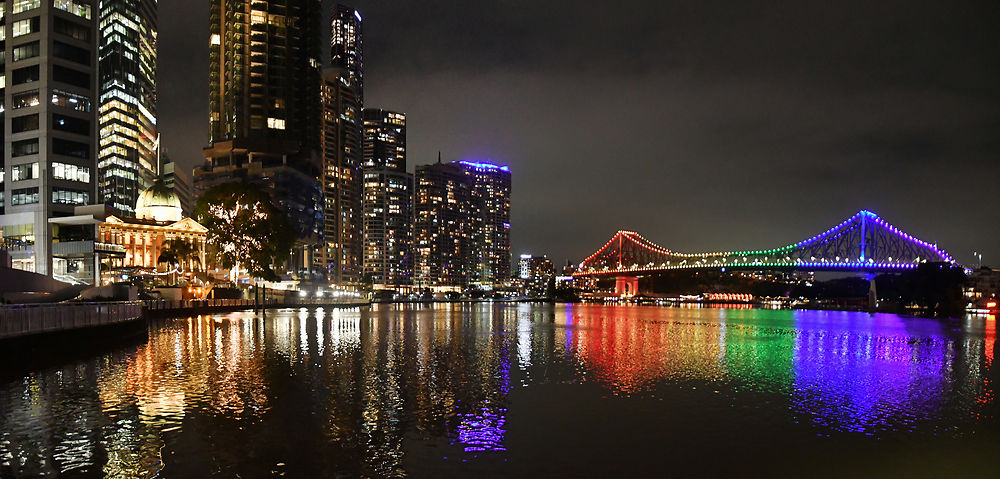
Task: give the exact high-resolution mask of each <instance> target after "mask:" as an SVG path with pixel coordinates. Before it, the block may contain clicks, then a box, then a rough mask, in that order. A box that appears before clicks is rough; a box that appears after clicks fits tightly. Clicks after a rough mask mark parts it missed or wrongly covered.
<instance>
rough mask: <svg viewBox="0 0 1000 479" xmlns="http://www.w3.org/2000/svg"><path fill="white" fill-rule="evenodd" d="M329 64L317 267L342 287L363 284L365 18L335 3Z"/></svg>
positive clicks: (323, 98)
mask: <svg viewBox="0 0 1000 479" xmlns="http://www.w3.org/2000/svg"><path fill="white" fill-rule="evenodd" d="M330 61H331V65H332V68H330V69H329V70H327V71H326V72H324V75H323V80H322V88H321V102H322V103H321V105H322V108H321V109H322V120H321V122H320V129H321V137H320V138H321V144H322V157H323V165H322V174H321V182H322V184H323V201H324V227H323V237H324V241H323V245H322V247H321V248H320V250H319V252H318V254H317V268H318V269H321V270H322V271H324V273H325V274H326V278H327V279H328V280H329V281H330V282H332V283H334V284H337V285H340V286H349V287H350V286H356V285H359V284H361V283H362V279H363V272H364V271H363V268H364V267H363V262H364V260H363V254H364V230H363V212H362V196H363V186H362V185H363V178H362V173H361V162H362V161H363V159H364V150H363V149H364V146H363V144H362V142H363V135H364V132H363V126H362V121H363V120H362V110H363V104H364V102H363V99H362V98H363V97H362V86H361V78H362V71H363V68H362V67H363V65H362V49H361V14H360V13H358V11H357V10H355V9H354V8H352V7H349V6H346V5H342V4H335V5H334V6H333V10H332V12H331V14H330Z"/></svg>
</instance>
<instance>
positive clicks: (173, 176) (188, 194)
mask: <svg viewBox="0 0 1000 479" xmlns="http://www.w3.org/2000/svg"><path fill="white" fill-rule="evenodd" d="M161 170H162V175H161V176H162V178H163V183H164V184H166V185H167V186H168V187H170V188H172V189H173V190H174V193H176V194H177V198H179V199H180V201H181V212H182V213H184V216H191V214H192V213H193V212H194V202H195V199H194V192H193V191H192V190H191V173H190V172H188V171H185V170H184V168H182V167H180V166H179V165H178V164H177V163H174V162H172V161H166V162H164V163H163V166H162V167H161Z"/></svg>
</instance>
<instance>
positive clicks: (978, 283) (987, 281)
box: [964, 267, 1000, 302]
mask: <svg viewBox="0 0 1000 479" xmlns="http://www.w3.org/2000/svg"><path fill="white" fill-rule="evenodd" d="M964 290H965V291H964V292H965V296H966V298H968V299H969V300H970V301H973V302H976V301H979V300H984V299H990V298H993V299H996V298H1000V270H995V269H990V268H987V267H981V268H979V269H977V270H974V271H972V272H971V273H969V275H968V279H967V280H966V281H965V287H964Z"/></svg>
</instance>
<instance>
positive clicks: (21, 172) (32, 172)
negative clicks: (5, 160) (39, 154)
mask: <svg viewBox="0 0 1000 479" xmlns="http://www.w3.org/2000/svg"><path fill="white" fill-rule="evenodd" d="M35 178H38V162H37V161H36V162H34V163H24V164H21V165H14V166H13V167H11V169H10V181H22V180H31V179H35Z"/></svg>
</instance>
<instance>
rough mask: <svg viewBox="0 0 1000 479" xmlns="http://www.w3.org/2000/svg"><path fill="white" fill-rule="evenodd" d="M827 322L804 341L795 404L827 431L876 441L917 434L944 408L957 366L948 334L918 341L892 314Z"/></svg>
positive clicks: (799, 345)
mask: <svg viewBox="0 0 1000 479" xmlns="http://www.w3.org/2000/svg"><path fill="white" fill-rule="evenodd" d="M813 318H815V316H814V317H813ZM825 319H826V320H824V321H822V323H823V324H822V325H821V327H816V325H815V324H810V325H809V327H808V328H800V329H799V334H798V335H797V336H796V344H795V361H794V363H795V380H794V389H795V390H794V392H793V393H792V396H791V398H790V400H791V407H792V409H793V410H794V411H795V412H796V413H798V414H800V415H802V416H805V417H808V418H809V419H810V420H811V421H812V422H813V423H814V424H816V425H819V426H824V427H827V428H830V429H834V430H839V431H850V432H857V433H864V434H868V435H874V434H877V433H879V432H881V431H884V430H886V429H889V428H892V429H900V428H911V429H912V428H915V427H917V426H918V423H919V422H920V421H921V420H922V419H926V418H928V417H933V416H934V415H935V411H939V410H940V409H941V408H942V407H943V399H942V397H943V395H944V393H945V391H946V390H947V388H948V387H949V386H948V384H949V382H948V377H947V373H948V370H949V368H948V365H949V364H951V362H952V361H953V357H952V348H951V347H950V345H949V340H948V339H947V338H946V337H945V336H944V335H943V333H941V334H940V335H938V334H934V332H933V331H928V332H930V333H931V334H930V335H927V334H920V335H919V336H916V337H915V335H914V334H913V332H912V331H907V329H906V328H905V326H906V325H904V323H903V321H902V319H901V318H899V317H896V316H891V315H876V316H874V317H869V316H868V315H860V314H854V313H839V314H838V313H830V314H829V315H826V316H825ZM922 333H923V332H922Z"/></svg>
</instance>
